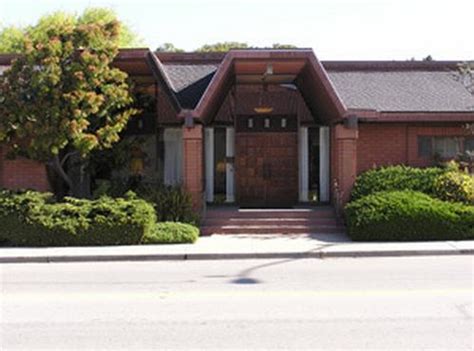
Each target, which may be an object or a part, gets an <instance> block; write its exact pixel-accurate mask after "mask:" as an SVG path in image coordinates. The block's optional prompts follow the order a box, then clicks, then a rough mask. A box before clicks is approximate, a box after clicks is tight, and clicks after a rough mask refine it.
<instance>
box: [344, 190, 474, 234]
mask: <svg viewBox="0 0 474 351" xmlns="http://www.w3.org/2000/svg"><path fill="white" fill-rule="evenodd" d="M345 215H346V222H347V228H348V233H349V236H350V237H351V238H352V239H353V240H356V241H417V240H464V239H474V206H470V205H465V204H462V203H450V202H446V201H442V200H439V199H435V198H432V197H430V196H428V195H426V194H423V193H421V192H416V191H392V192H379V193H375V194H371V195H367V196H365V197H362V198H360V199H358V200H355V201H353V202H351V203H349V204H348V205H347V206H346V209H345Z"/></svg>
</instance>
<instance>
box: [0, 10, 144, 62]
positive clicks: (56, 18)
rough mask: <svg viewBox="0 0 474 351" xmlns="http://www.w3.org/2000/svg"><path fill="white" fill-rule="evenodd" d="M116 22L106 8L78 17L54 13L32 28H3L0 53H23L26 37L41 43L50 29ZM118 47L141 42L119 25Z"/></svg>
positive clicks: (89, 11) (141, 44)
mask: <svg viewBox="0 0 474 351" xmlns="http://www.w3.org/2000/svg"><path fill="white" fill-rule="evenodd" d="M117 21H118V17H117V14H116V13H115V12H114V11H113V10H111V9H107V8H96V7H91V8H87V9H85V10H84V12H83V13H82V14H81V15H80V16H77V15H74V14H72V13H67V12H62V11H58V12H54V13H51V14H47V15H44V16H42V17H41V18H40V19H39V20H38V23H37V24H36V25H34V26H28V27H24V28H22V27H17V26H9V27H4V28H3V29H2V30H1V31H0V53H24V52H25V49H26V47H25V39H26V37H31V38H34V39H35V40H41V41H43V40H45V39H47V37H48V31H49V28H51V27H64V26H76V25H90V24H93V23H95V24H101V25H104V24H105V23H110V22H117ZM118 46H119V47H121V48H130V47H139V46H143V40H142V39H141V38H140V37H139V36H138V35H137V34H136V33H134V32H133V31H132V30H131V28H130V27H129V26H127V25H126V24H124V23H121V24H120V28H119V32H118Z"/></svg>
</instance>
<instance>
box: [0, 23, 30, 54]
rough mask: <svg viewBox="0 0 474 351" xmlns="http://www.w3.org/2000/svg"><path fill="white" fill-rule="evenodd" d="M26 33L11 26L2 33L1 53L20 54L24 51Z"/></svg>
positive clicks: (0, 32) (0, 40) (0, 35)
mask: <svg viewBox="0 0 474 351" xmlns="http://www.w3.org/2000/svg"><path fill="white" fill-rule="evenodd" d="M23 40H24V32H23V30H22V29H21V28H19V27H15V26H10V27H5V28H3V29H2V30H1V31H0V53H2V52H3V53H11V54H18V53H21V52H22V51H23Z"/></svg>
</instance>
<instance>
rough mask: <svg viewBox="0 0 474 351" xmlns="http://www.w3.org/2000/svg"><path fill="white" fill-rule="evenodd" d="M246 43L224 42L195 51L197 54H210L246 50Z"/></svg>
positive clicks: (204, 46)
mask: <svg viewBox="0 0 474 351" xmlns="http://www.w3.org/2000/svg"><path fill="white" fill-rule="evenodd" d="M248 48H249V46H248V44H247V43H241V42H237V41H224V42H222V43H215V44H206V45H203V46H201V47H200V48H198V49H196V51H197V52H212V51H219V52H222V51H224V52H225V51H229V50H231V49H248Z"/></svg>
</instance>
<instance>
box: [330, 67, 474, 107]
mask: <svg viewBox="0 0 474 351" xmlns="http://www.w3.org/2000/svg"><path fill="white" fill-rule="evenodd" d="M328 74H329V78H330V79H331V81H332V82H333V84H334V86H335V87H336V90H337V92H338V93H339V95H340V96H341V98H342V100H343V101H344V103H345V104H346V106H348V108H352V109H371V110H376V111H380V112H393V111H397V112H466V111H474V96H473V95H471V94H470V93H469V91H468V90H467V89H466V88H465V87H464V86H463V84H462V83H461V82H460V81H459V79H457V76H456V75H455V74H454V73H453V72H449V71H445V70H440V71H403V70H396V71H389V72H377V71H376V72H368V71H344V72H331V71H329V72H328Z"/></svg>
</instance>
